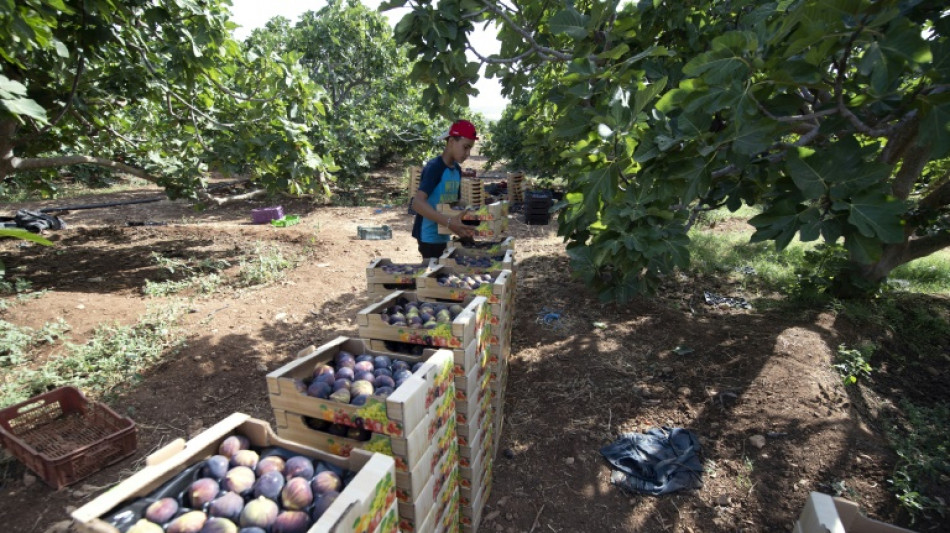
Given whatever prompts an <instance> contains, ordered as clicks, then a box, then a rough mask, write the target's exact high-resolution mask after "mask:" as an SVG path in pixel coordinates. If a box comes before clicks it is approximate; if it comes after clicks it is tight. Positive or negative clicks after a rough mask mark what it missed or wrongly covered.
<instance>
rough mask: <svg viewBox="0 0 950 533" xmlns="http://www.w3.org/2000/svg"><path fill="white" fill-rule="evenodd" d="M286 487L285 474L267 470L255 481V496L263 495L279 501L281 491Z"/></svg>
mask: <svg viewBox="0 0 950 533" xmlns="http://www.w3.org/2000/svg"><path fill="white" fill-rule="evenodd" d="M283 488H284V475H283V474H281V473H280V472H267V473H266V474H264V475H263V476H261V477H259V478H257V481H255V482H254V492H253V494H254V497H255V498H259V497H261V496H263V497H265V498H268V499H271V500H274V501H277V498H279V497H280V491H281V490H282V489H283Z"/></svg>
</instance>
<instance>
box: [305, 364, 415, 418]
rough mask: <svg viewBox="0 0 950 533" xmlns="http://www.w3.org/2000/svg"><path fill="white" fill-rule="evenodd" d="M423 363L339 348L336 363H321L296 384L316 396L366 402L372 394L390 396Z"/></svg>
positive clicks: (324, 398) (352, 402) (352, 403)
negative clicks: (307, 376)
mask: <svg viewBox="0 0 950 533" xmlns="http://www.w3.org/2000/svg"><path fill="white" fill-rule="evenodd" d="M420 366H422V362H417V363H415V364H412V365H410V364H409V363H408V362H406V361H403V360H402V359H392V358H390V357H389V356H387V355H371V354H360V355H353V354H352V353H350V352H347V351H346V350H340V351H339V352H337V354H336V356H335V357H334V359H333V364H328V363H320V364H318V365H317V366H316V368H314V369H313V377H312V378H311V379H310V380H309V382H306V381H301V382H300V383H298V384H297V387H298V388H300V390H301V391H305V392H306V394H307V396H311V397H313V398H320V399H323V400H333V401H335V402H340V403H346V404H350V405H364V404H366V400H367V399H369V397H370V396H378V397H381V398H386V397H388V396H389V395H390V394H392V393H393V391H394V390H396V388H397V387H399V386H400V385H402V383H403V382H404V381H406V380H407V379H409V377H410V376H412V374H413V373H414V372H415V371H416V370H418V369H419V367H420ZM340 436H343V435H342V434H341V435H340Z"/></svg>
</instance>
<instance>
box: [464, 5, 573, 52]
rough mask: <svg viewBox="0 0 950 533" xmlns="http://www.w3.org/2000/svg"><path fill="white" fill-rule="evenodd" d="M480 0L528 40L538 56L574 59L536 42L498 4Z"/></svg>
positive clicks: (529, 33)
mask: <svg viewBox="0 0 950 533" xmlns="http://www.w3.org/2000/svg"><path fill="white" fill-rule="evenodd" d="M481 2H482V4H484V5H485V7H486V8H487V9H488V10H490V11H491V12H492V13H494V14H496V15H498V16H499V17H501V18H502V20H504V21H505V24H507V25H508V26H509V27H511V29H513V30H515V31H516V32H518V34H519V35H521V36H522V37H524V40H525V41H528V44H529V45H531V48H532V49H533V50H534V51H535V52H537V53H538V55H539V56H541V57H543V58H544V59H556V60H558V61H570V60H572V59H574V56H572V55H571V54H567V53H564V52H561V51H558V50H555V49H553V48H548V47H547V46H541V45H540V44H538V42H537V41H535V40H534V36H533V35H531V32H529V31H528V30H526V29H524V28H522V27H521V26H519V25H518V24H516V23H515V21H514V20H512V19H511V17H510V16H508V13H506V12H505V11H504V10H502V9H501V8H499V7H498V6H496V5H494V4H492V3H491V0H481Z"/></svg>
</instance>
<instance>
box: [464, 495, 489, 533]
mask: <svg viewBox="0 0 950 533" xmlns="http://www.w3.org/2000/svg"><path fill="white" fill-rule="evenodd" d="M491 487H492V484H491V483H485V484H483V485H482V488H481V489H480V490H479V492H478V496H476V497H475V498H473V499H472V500H471V504H470V505H462V501H461V500H462V496H461V492H462V491H461V489H460V490H459V523H460V524H461V526H462V527H461V530H462V531H464V532H466V533H471V532H477V531H478V527H479V525H481V521H482V511H484V509H485V504H486V503H488V498H489V496H491Z"/></svg>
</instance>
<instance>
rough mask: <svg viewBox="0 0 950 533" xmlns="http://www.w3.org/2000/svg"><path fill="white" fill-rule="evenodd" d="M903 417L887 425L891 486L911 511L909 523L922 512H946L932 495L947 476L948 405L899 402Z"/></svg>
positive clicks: (949, 469)
mask: <svg viewBox="0 0 950 533" xmlns="http://www.w3.org/2000/svg"><path fill="white" fill-rule="evenodd" d="M900 406H901V409H902V411H903V413H904V420H903V421H898V420H894V421H892V423H891V424H890V425H889V426H888V428H887V434H888V438H889V439H890V441H891V444H892V445H893V446H894V450H895V451H896V452H897V455H898V458H899V459H898V460H897V464H896V465H895V467H894V477H893V478H891V479H889V480H888V482H889V483H890V485H891V489H892V490H893V491H894V492H895V494H896V495H897V499H898V500H899V501H900V502H901V505H902V506H903V507H904V508H905V509H906V510H907V511H908V513H910V516H911V521H912V523H913V522H915V521H916V520H917V518H918V517H920V516H921V515H929V514H931V513H937V514H939V515H940V516H946V515H947V510H948V509H947V503H946V502H945V501H943V500H942V499H940V498H938V497H934V496H932V495H931V494H933V493H934V492H935V489H936V488H937V487H939V486H940V485H943V484H945V483H946V478H947V476H950V443H948V441H947V432H946V431H947V430H946V428H947V427H950V404H946V403H943V404H941V403H938V404H936V405H935V406H933V407H921V406H918V405H914V404H913V403H911V402H909V401H904V402H901V405H900Z"/></svg>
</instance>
